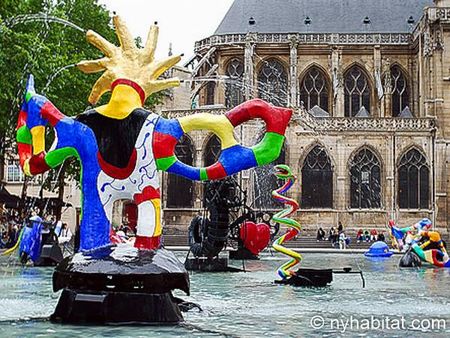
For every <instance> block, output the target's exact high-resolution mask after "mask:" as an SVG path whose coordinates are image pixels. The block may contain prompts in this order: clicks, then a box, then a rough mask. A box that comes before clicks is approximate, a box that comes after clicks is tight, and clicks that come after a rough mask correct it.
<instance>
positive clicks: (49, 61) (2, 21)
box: [0, 0, 164, 177]
mask: <svg viewBox="0 0 450 338" xmlns="http://www.w3.org/2000/svg"><path fill="white" fill-rule="evenodd" d="M37 13H47V14H48V15H50V16H54V17H58V18H61V19H64V20H67V21H69V22H72V23H74V24H76V25H77V26H79V27H81V28H83V29H85V30H87V29H92V30H94V31H96V32H97V33H99V34H101V35H102V36H104V37H105V38H106V39H107V40H109V41H111V42H113V43H116V44H117V43H118V42H117V38H116V35H115V33H114V29H113V27H112V23H111V14H110V12H109V11H108V10H107V9H106V8H105V7H104V6H103V5H99V4H98V3H97V0H21V1H17V0H2V1H1V2H0V83H1V90H0V159H1V158H2V154H3V152H4V151H5V148H6V147H9V146H11V147H12V149H15V144H14V143H13V142H14V138H15V137H14V132H15V130H14V129H15V125H16V120H17V115H18V112H19V110H20V105H21V101H22V97H23V89H24V87H25V82H26V79H27V77H28V75H29V74H30V73H33V75H34V77H35V81H36V90H37V92H38V93H42V91H43V90H44V89H45V88H46V86H47V85H48V88H47V90H46V92H45V93H43V94H45V96H47V97H48V98H49V99H50V100H51V101H52V102H53V103H54V104H55V106H56V107H58V108H59V109H60V110H61V111H62V112H63V113H64V114H65V115H68V116H74V115H77V114H79V113H81V112H83V111H85V110H86V109H88V108H89V106H88V102H87V98H88V95H89V92H90V90H91V88H92V86H93V85H94V83H95V81H96V80H97V78H98V76H99V74H93V75H86V74H83V73H82V72H81V71H79V70H78V69H77V68H76V67H71V68H68V69H65V70H63V71H61V72H60V73H58V74H57V75H56V76H55V77H54V78H52V75H53V74H55V72H57V71H58V70H59V69H61V68H62V67H64V66H67V65H71V64H75V63H77V62H79V61H81V60H92V59H97V58H100V57H102V56H103V55H101V53H100V52H99V51H98V50H97V49H96V48H94V47H93V46H91V45H90V44H89V43H88V42H87V41H86V39H85V34H84V33H83V32H81V31H78V30H76V29H74V28H72V27H68V26H64V25H62V24H60V23H54V22H26V23H19V24H16V25H14V26H12V27H11V22H12V20H13V19H14V18H17V16H19V15H24V14H37ZM137 42H138V43H139V44H142V42H141V39H140V38H139V39H137ZM50 80H52V81H51V82H50ZM108 97H109V96H108V95H105V97H103V98H102V102H101V103H105V102H106V101H107V100H108ZM163 97H164V93H157V94H156V95H153V96H152V97H150V98H149V99H148V100H147V107H148V108H153V107H154V106H155V105H157V104H159V103H161V102H162V99H163ZM0 165H1V163H0ZM66 167H67V168H66V170H65V171H66V177H67V175H69V176H77V174H78V173H79V167H78V164H77V161H71V163H70V164H69V165H68V166H66ZM50 176H53V177H55V173H51V174H50Z"/></svg>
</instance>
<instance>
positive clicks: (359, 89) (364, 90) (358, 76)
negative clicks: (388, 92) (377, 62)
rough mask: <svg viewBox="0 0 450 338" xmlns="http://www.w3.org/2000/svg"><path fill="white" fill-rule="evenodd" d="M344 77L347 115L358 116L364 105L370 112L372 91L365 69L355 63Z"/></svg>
mask: <svg viewBox="0 0 450 338" xmlns="http://www.w3.org/2000/svg"><path fill="white" fill-rule="evenodd" d="M344 79H345V81H344V89H345V99H344V101H345V116H347V117H353V116H356V114H358V113H359V112H360V111H361V108H362V107H364V108H365V109H366V110H367V112H370V93H371V92H372V91H371V88H370V84H369V80H368V79H367V76H366V75H365V73H364V71H363V70H362V69H361V68H360V67H358V66H356V65H355V66H353V67H351V68H350V69H349V70H348V71H347V72H346V73H345V75H344Z"/></svg>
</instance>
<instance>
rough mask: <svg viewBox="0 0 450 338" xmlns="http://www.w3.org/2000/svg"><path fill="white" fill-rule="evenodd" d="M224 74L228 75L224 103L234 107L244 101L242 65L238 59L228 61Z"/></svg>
mask: <svg viewBox="0 0 450 338" xmlns="http://www.w3.org/2000/svg"><path fill="white" fill-rule="evenodd" d="M226 75H227V76H228V77H229V79H228V80H227V83H226V88H225V105H226V106H227V107H235V106H237V105H239V104H241V103H242V102H244V88H243V82H242V80H243V75H244V65H243V63H242V62H241V60H239V59H233V60H231V61H230V62H229V63H228V67H227V72H226Z"/></svg>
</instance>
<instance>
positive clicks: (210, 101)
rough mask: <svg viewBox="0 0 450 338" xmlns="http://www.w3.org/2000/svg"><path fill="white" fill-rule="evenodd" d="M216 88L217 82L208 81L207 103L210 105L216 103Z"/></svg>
mask: <svg viewBox="0 0 450 338" xmlns="http://www.w3.org/2000/svg"><path fill="white" fill-rule="evenodd" d="M215 90H216V83H215V82H213V81H210V82H208V84H207V85H206V105H208V106H210V105H213V104H214V92H215Z"/></svg>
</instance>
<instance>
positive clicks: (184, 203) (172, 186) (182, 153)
mask: <svg viewBox="0 0 450 338" xmlns="http://www.w3.org/2000/svg"><path fill="white" fill-rule="evenodd" d="M175 155H176V156H177V157H178V159H179V160H180V161H181V162H183V163H185V164H187V165H190V166H192V165H193V164H194V146H193V144H192V141H191V139H190V138H189V137H188V136H186V135H184V136H183V137H182V138H181V140H180V142H178V144H177V145H176V147H175ZM168 175H169V177H168V180H167V207H169V208H190V207H192V206H193V190H194V189H193V187H194V184H193V182H192V181H191V180H189V179H187V178H184V177H181V176H178V175H175V174H170V173H169V174H168Z"/></svg>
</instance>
